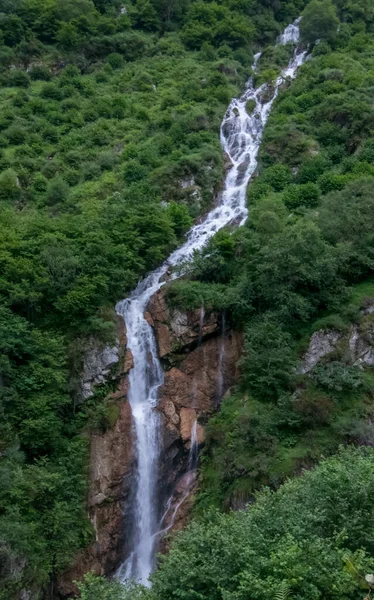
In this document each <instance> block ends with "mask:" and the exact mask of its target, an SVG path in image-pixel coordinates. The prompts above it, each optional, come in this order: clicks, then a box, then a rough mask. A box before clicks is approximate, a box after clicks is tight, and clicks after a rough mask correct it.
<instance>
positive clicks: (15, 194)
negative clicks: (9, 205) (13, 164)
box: [0, 169, 21, 201]
mask: <svg viewBox="0 0 374 600" xmlns="http://www.w3.org/2000/svg"><path fill="white" fill-rule="evenodd" d="M20 197H21V186H20V183H19V181H18V177H17V173H16V172H15V171H13V169H7V170H6V171H4V172H3V173H1V174H0V200H9V201H15V200H19V199H20Z"/></svg>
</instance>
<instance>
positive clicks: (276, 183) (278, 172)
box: [262, 163, 292, 192]
mask: <svg viewBox="0 0 374 600" xmlns="http://www.w3.org/2000/svg"><path fill="white" fill-rule="evenodd" d="M291 181H292V174H291V171H290V169H289V168H288V167H286V166H285V165H282V164H280V163H279V164H276V165H273V166H272V167H269V168H268V169H266V171H265V173H264V175H263V177H262V182H263V183H265V184H268V185H271V187H272V188H273V190H275V191H276V192H281V191H282V190H283V189H284V188H285V187H286V185H288V184H289V183H291Z"/></svg>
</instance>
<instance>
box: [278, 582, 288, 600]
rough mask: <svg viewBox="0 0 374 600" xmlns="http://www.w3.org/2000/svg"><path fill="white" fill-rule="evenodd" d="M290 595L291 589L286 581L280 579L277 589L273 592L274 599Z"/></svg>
mask: <svg viewBox="0 0 374 600" xmlns="http://www.w3.org/2000/svg"><path fill="white" fill-rule="evenodd" d="M290 595H291V589H290V586H289V585H288V583H287V581H282V583H281V584H280V585H279V588H278V590H277V591H276V592H275V596H274V600H287V598H289V597H290Z"/></svg>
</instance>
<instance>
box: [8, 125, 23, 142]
mask: <svg viewBox="0 0 374 600" xmlns="http://www.w3.org/2000/svg"><path fill="white" fill-rule="evenodd" d="M4 135H5V137H6V138H7V139H8V140H9V142H10V143H11V144H14V145H18V144H23V143H24V141H25V140H26V137H27V129H26V128H25V127H23V126H22V125H18V124H17V123H15V124H14V125H11V126H10V127H9V128H8V129H6V130H5V131H4Z"/></svg>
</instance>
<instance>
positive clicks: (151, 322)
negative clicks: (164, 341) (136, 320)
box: [144, 311, 155, 327]
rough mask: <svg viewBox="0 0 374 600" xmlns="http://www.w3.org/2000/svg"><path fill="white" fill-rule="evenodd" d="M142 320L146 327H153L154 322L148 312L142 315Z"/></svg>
mask: <svg viewBox="0 0 374 600" xmlns="http://www.w3.org/2000/svg"><path fill="white" fill-rule="evenodd" d="M144 318H145V320H146V321H147V323H148V325H150V326H151V327H154V325H155V323H154V320H153V319H152V316H151V314H150V313H149V312H148V311H146V312H145V313H144Z"/></svg>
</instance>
